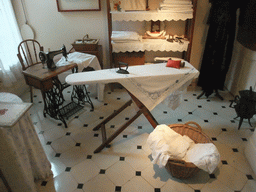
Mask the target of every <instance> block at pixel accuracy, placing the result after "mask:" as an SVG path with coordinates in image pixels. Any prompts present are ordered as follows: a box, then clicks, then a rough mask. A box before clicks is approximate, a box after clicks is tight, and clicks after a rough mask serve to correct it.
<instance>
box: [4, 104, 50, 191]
mask: <svg viewBox="0 0 256 192" xmlns="http://www.w3.org/2000/svg"><path fill="white" fill-rule="evenodd" d="M31 106H32V104H31V103H22V102H17V103H13V102H2V101H1V102H0V110H2V113H1V114H0V169H1V172H2V174H3V176H4V178H5V180H6V181H7V183H8V185H9V186H10V188H11V190H12V191H15V192H24V191H29V192H36V191H37V190H36V185H35V180H44V179H46V178H48V177H49V176H51V175H52V171H51V164H50V162H49V161H48V159H47V156H46V154H45V152H44V149H43V147H42V145H41V143H40V140H39V138H38V135H37V133H36V131H35V128H34V125H33V122H32V120H31V118H30V114H29V112H28V110H29V109H30V107H31Z"/></svg>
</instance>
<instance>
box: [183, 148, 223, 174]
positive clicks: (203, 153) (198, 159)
mask: <svg viewBox="0 0 256 192" xmlns="http://www.w3.org/2000/svg"><path fill="white" fill-rule="evenodd" d="M184 160H185V161H186V162H192V163H194V164H195V165H196V166H197V167H198V168H200V169H203V170H204V171H206V172H208V173H210V174H211V173H212V172H213V171H214V170H215V169H216V167H217V166H218V164H219V163H220V154H219V151H218V149H217V148H216V146H215V145H214V144H213V143H197V144H195V145H194V146H192V147H190V148H189V150H188V151H187V153H186V155H185V157H184Z"/></svg>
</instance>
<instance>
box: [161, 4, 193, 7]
mask: <svg viewBox="0 0 256 192" xmlns="http://www.w3.org/2000/svg"><path fill="white" fill-rule="evenodd" d="M159 5H160V7H170V8H192V7H193V5H192V4H182V5H181V4H175V3H174V4H170V3H160V4H159Z"/></svg>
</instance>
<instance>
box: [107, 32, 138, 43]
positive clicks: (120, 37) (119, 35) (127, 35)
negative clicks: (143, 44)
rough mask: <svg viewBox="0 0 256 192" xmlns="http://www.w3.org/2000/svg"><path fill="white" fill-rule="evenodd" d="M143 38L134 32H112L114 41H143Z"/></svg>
mask: <svg viewBox="0 0 256 192" xmlns="http://www.w3.org/2000/svg"><path fill="white" fill-rule="evenodd" d="M141 39H142V38H141V36H140V35H139V34H138V33H137V32H134V31H112V35H111V40H113V41H141Z"/></svg>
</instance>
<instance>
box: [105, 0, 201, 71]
mask: <svg viewBox="0 0 256 192" xmlns="http://www.w3.org/2000/svg"><path fill="white" fill-rule="evenodd" d="M147 5H149V8H150V4H148V3H147ZM192 5H193V9H192V11H191V12H175V13H174V12H166V11H163V12H161V11H157V10H149V11H127V12H125V11H121V12H119V11H115V12H111V0H107V9H108V35H109V55H110V61H111V67H113V66H115V65H116V63H117V62H118V61H124V62H125V60H127V61H129V62H131V63H134V64H137V63H142V62H143V59H144V61H145V57H147V55H145V52H146V53H147V52H168V53H169V52H180V53H181V55H182V57H183V58H184V59H185V60H187V61H189V60H190V54H191V47H192V39H193V32H194V23H195V16H196V7H197V0H192ZM114 22H115V23H117V25H118V24H119V25H123V26H126V25H128V24H130V23H131V22H134V23H136V24H137V23H138V22H144V23H145V22H171V25H172V27H173V28H175V22H183V23H182V26H184V27H182V30H183V34H184V37H185V38H186V39H187V41H184V44H179V43H171V42H169V41H167V40H166V39H157V40H156V39H142V41H141V42H136V43H125V44H124V43H123V44H121V43H114V42H112V41H111V35H112V31H114V30H115V29H114V30H113V28H114V27H115V26H116V24H115V23H114ZM125 22H126V23H125ZM114 24H115V25H114ZM144 25H145V24H144ZM141 26H142V25H141ZM140 31H141V30H140ZM140 35H141V34H140ZM173 35H174V34H173ZM135 52H137V53H139V52H140V53H141V54H143V53H144V56H140V57H138V54H135ZM120 55H121V56H120ZM134 64H129V65H134Z"/></svg>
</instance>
